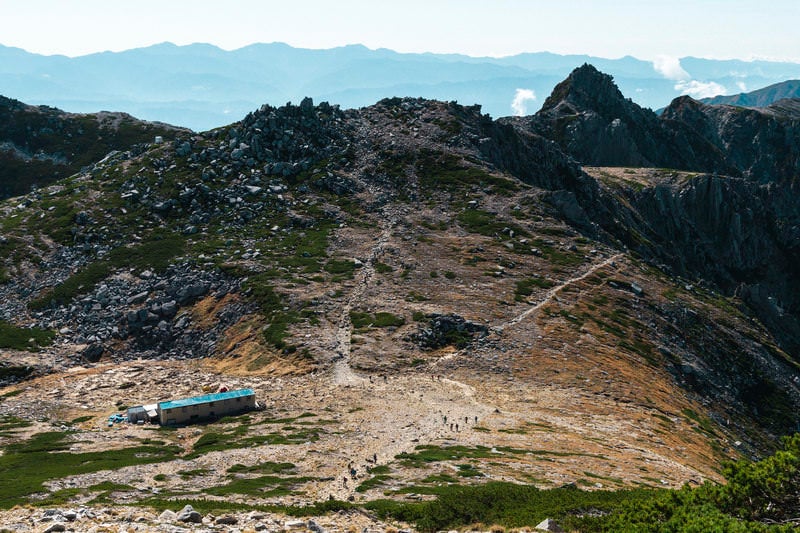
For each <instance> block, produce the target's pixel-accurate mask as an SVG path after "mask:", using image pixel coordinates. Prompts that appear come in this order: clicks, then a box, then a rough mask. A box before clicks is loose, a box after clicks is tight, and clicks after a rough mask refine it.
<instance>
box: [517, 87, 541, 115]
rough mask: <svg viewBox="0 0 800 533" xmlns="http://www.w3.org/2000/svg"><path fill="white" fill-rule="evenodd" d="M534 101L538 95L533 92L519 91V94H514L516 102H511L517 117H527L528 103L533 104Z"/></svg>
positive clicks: (527, 90)
mask: <svg viewBox="0 0 800 533" xmlns="http://www.w3.org/2000/svg"><path fill="white" fill-rule="evenodd" d="M534 100H536V93H534V92H533V91H532V90H530V89H517V92H516V93H514V100H512V101H511V109H512V110H513V111H514V115H515V116H517V117H521V116H523V115H527V114H528V104H527V102H532V101H534Z"/></svg>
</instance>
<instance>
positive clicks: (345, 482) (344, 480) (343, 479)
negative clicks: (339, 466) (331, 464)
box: [342, 476, 347, 487]
mask: <svg viewBox="0 0 800 533" xmlns="http://www.w3.org/2000/svg"><path fill="white" fill-rule="evenodd" d="M346 486H347V476H343V477H342V487H346Z"/></svg>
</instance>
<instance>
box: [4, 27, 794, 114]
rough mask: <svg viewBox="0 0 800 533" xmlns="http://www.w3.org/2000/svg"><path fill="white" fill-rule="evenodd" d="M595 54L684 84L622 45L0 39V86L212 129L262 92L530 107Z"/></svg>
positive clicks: (649, 76) (776, 76)
mask: <svg viewBox="0 0 800 533" xmlns="http://www.w3.org/2000/svg"><path fill="white" fill-rule="evenodd" d="M587 62H588V63H591V64H593V65H595V66H596V67H597V68H599V69H601V70H602V71H604V72H608V73H610V74H611V75H613V76H614V78H615V82H616V83H617V84H618V85H619V87H620V89H621V90H622V91H623V92H624V93H625V94H629V95H631V96H632V98H633V100H634V101H636V102H637V103H639V104H640V105H643V106H646V107H651V108H659V107H663V106H665V105H666V104H668V103H669V101H670V100H672V99H673V98H674V97H676V96H678V95H679V93H680V91H678V90H676V88H675V84H676V82H675V81H672V80H668V79H665V78H664V77H663V76H662V75H661V74H659V73H658V72H656V71H655V70H654V68H653V65H652V63H650V62H648V61H642V60H639V59H636V58H633V57H630V56H626V57H623V58H619V59H603V58H597V57H591V56H584V55H558V54H552V53H548V52H540V53H526V54H519V55H516V56H511V57H504V58H490V57H483V58H475V57H469V56H463V55H457V54H402V53H397V52H394V51H391V50H386V49H378V50H370V49H368V48H366V47H364V46H361V45H350V46H344V47H339V48H332V49H328V50H309V49H302V48H293V47H291V46H289V45H286V44H282V43H271V44H253V45H250V46H246V47H244V48H240V49H238V50H233V51H225V50H222V49H220V48H217V47H216V46H212V45H209V44H192V45H187V46H176V45H174V44H170V43H162V44H158V45H153V46H149V47H146V48H138V49H133V50H127V51H124V52H103V53H97V54H90V55H86V56H81V57H76V58H69V57H66V56H43V55H39V54H32V53H29V52H26V51H24V50H21V49H18V48H10V47H4V46H0V94H2V95H5V96H8V97H12V98H17V99H19V100H23V101H25V102H28V103H31V104H47V105H51V106H57V107H59V108H62V109H64V110H67V111H74V112H94V111H98V110H112V111H125V112H128V113H131V114H133V115H135V116H137V117H140V118H143V119H147V120H160V121H164V122H169V123H172V124H177V125H182V126H188V127H191V128H193V129H195V130H203V129H208V128H211V127H215V126H221V125H224V124H228V123H230V122H233V121H235V120H238V119H239V118H241V117H242V116H244V115H245V114H246V113H247V112H249V111H251V110H253V109H255V108H258V107H260V106H261V105H262V104H265V103H269V104H272V105H280V104H283V103H285V102H287V101H293V102H299V101H300V100H301V99H302V98H303V97H304V96H311V97H312V98H314V99H315V100H317V101H321V100H328V101H330V102H331V103H337V104H340V105H342V106H345V107H361V106H365V105H370V104H372V103H374V102H375V101H377V100H379V99H381V98H384V97H390V96H424V97H427V98H435V99H441V100H457V101H458V102H460V103H462V104H473V103H479V104H481V105H482V106H483V108H484V110H485V111H486V112H488V113H490V114H491V115H493V116H495V117H499V116H506V115H510V114H512V108H511V102H512V100H513V98H514V94H515V91H516V89H518V88H524V89H530V90H533V91H534V92H535V93H536V95H537V96H538V98H537V99H536V100H534V101H530V102H528V103H527V112H528V113H533V112H535V111H536V110H537V109H538V108H539V107H541V104H542V102H543V100H544V97H545V95H547V94H549V92H550V90H551V88H552V87H553V86H554V85H555V84H556V83H557V82H558V81H560V80H561V79H563V78H564V77H565V76H566V75H567V74H569V72H570V71H571V70H572V69H573V68H575V67H576V66H577V65H580V64H583V63H587ZM682 66H683V68H684V69H685V70H687V71H688V72H689V73H690V74H691V75H692V78H693V79H697V80H701V81H714V82H716V83H719V84H721V85H723V86H725V87H726V88H729V89H731V90H730V92H734V91H733V90H732V89H735V88H736V87H737V83H745V84H746V85H747V86H748V87H761V86H765V85H769V84H772V83H775V82H778V81H782V80H785V79H788V78H797V77H800V65H798V64H793V63H774V62H765V61H755V62H745V61H714V60H705V59H695V58H684V59H682Z"/></svg>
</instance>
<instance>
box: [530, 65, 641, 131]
mask: <svg viewBox="0 0 800 533" xmlns="http://www.w3.org/2000/svg"><path fill="white" fill-rule="evenodd" d="M630 105H631V102H630V100H626V99H625V97H624V96H623V95H622V93H621V92H620V90H619V88H617V86H616V84H615V83H614V78H612V77H611V76H610V75H608V74H604V73H602V72H600V71H599V70H597V69H596V68H595V67H593V66H592V65H589V64H588V63H584V64H583V65H582V66H580V67H578V68H576V69H575V70H573V71H572V73H571V74H570V75H569V76H568V77H567V79H565V80H564V81H562V82H561V83H559V84H558V85H556V87H555V89H553V92H552V93H551V94H550V96H548V97H547V100H545V102H544V105H543V106H542V109H541V111H540V112H539V113H541V114H547V113H549V112H551V111H553V110H557V111H561V112H562V113H564V112H570V111H571V112H572V113H577V112H581V111H593V112H596V113H599V114H600V115H603V116H609V117H610V118H611V119H614V118H620V117H621V116H623V115H626V114H628V113H629V112H630V109H629V108H630ZM611 115H613V116H611Z"/></svg>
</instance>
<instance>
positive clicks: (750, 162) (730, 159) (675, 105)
mask: <svg viewBox="0 0 800 533" xmlns="http://www.w3.org/2000/svg"><path fill="white" fill-rule="evenodd" d="M661 118H662V120H664V121H672V122H675V123H678V124H681V125H685V126H688V128H689V129H691V130H693V131H694V132H696V133H697V134H699V135H700V136H701V137H702V138H703V139H704V140H706V141H708V142H709V143H711V144H712V145H713V147H714V148H715V149H716V150H718V151H719V152H720V153H722V154H724V157H725V161H726V163H727V165H729V166H730V167H733V168H734V169H735V170H736V173H737V174H740V175H742V176H743V177H746V178H748V179H752V180H755V181H758V182H760V183H767V182H771V181H785V180H791V179H794V178H796V177H797V176H798V169H800V120H799V119H798V117H797V115H796V103H793V102H791V101H787V102H784V103H783V104H781V103H779V104H776V105H774V106H770V107H769V108H767V109H747V108H742V107H735V106H727V105H706V104H702V103H700V102H697V101H696V100H693V99H692V98H690V97H688V96H683V97H680V98H676V99H675V100H673V101H672V103H671V104H670V105H669V106H668V107H667V108H666V109H665V110H664V113H663V114H662V115H661ZM687 170H702V169H700V168H688V167H687ZM713 170H715V171H716V172H719V173H725V170H726V169H725V168H724V167H716V166H715V167H714V169H713Z"/></svg>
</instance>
